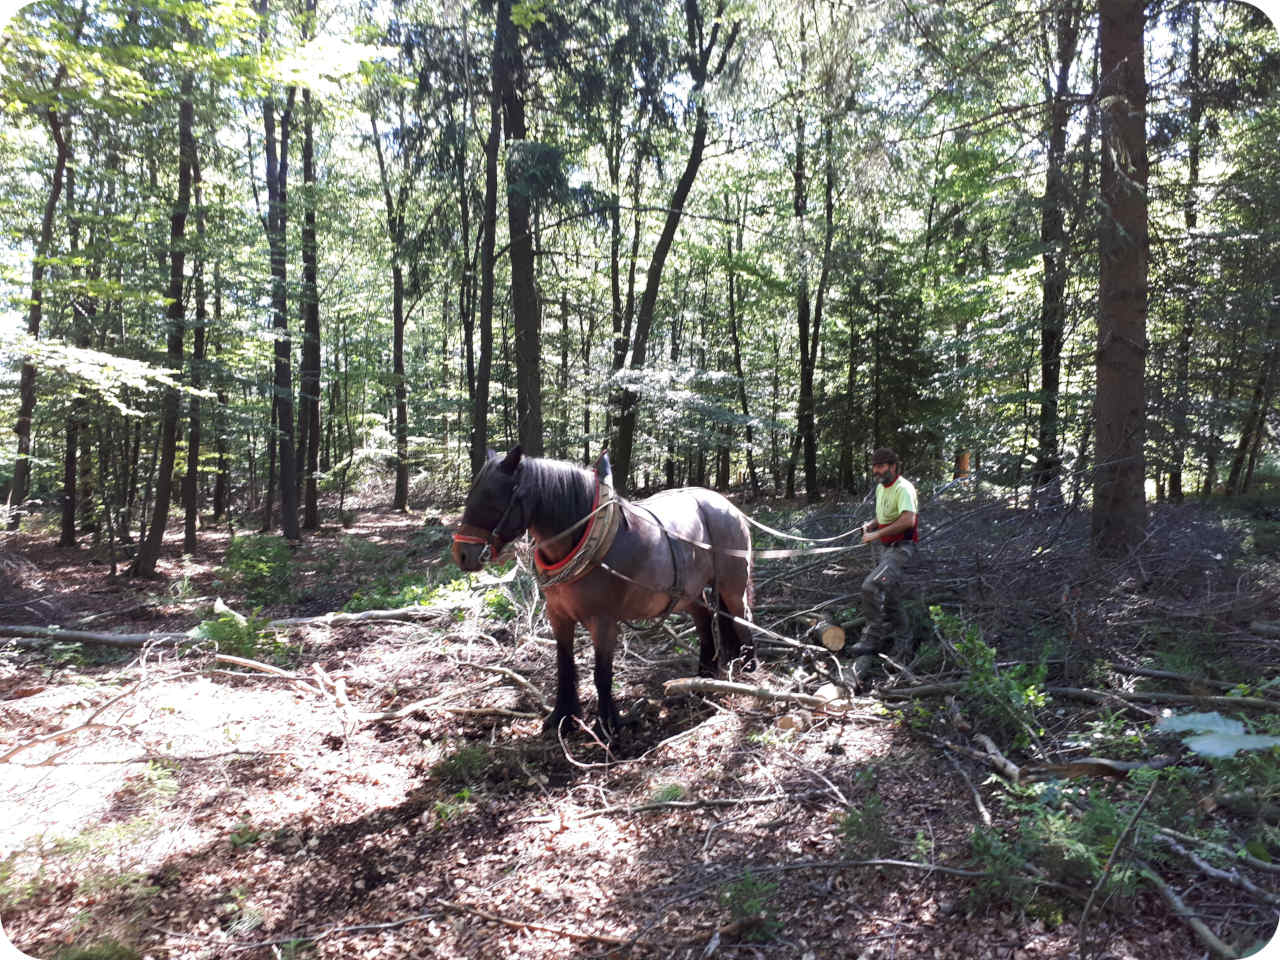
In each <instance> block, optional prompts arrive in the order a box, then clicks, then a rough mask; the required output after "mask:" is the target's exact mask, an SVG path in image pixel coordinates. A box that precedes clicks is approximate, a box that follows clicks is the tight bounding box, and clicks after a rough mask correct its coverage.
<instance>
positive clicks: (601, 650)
mask: <svg viewBox="0 0 1280 960" xmlns="http://www.w3.org/2000/svg"><path fill="white" fill-rule="evenodd" d="M590 627H591V644H592V646H593V647H595V653H596V662H595V679H596V697H597V700H598V701H599V704H600V707H599V709H600V719H599V725H600V732H601V734H603V735H604V738H605V739H606V740H609V739H611V738H612V737H614V736H615V735H616V734H617V733H618V732H620V731H621V730H622V714H620V713H618V705H617V704H616V703H614V702H613V653H614V649H615V648H616V647H617V645H618V621H617V620H614V619H612V618H606V617H597V618H596V619H594V620H592V621H591V625H590Z"/></svg>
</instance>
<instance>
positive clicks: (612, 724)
mask: <svg viewBox="0 0 1280 960" xmlns="http://www.w3.org/2000/svg"><path fill="white" fill-rule="evenodd" d="M629 725H630V724H629V723H628V722H627V721H625V720H623V719H622V717H621V716H617V717H614V718H613V719H611V720H606V719H605V718H604V717H597V718H596V722H595V723H594V724H592V727H591V731H592V733H594V734H595V735H596V736H597V737H599V738H600V740H601V742H603V743H613V742H615V741H616V740H617V739H618V738H619V737H620V736H621V735H622V732H623V730H625V729H626V728H627V727H628V726H629Z"/></svg>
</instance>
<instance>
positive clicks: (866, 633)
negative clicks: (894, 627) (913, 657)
mask: <svg viewBox="0 0 1280 960" xmlns="http://www.w3.org/2000/svg"><path fill="white" fill-rule="evenodd" d="M888 649H889V641H888V640H886V639H885V638H884V637H883V636H881V635H880V634H878V633H875V632H873V631H872V629H871V628H870V627H869V626H868V627H864V628H863V630H862V636H861V638H859V640H858V642H857V643H855V644H854V645H853V646H852V647H850V648H849V655H850V656H851V657H863V656H867V655H868V654H877V653H882V652H883V651H885V650H888Z"/></svg>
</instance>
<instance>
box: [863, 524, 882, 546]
mask: <svg viewBox="0 0 1280 960" xmlns="http://www.w3.org/2000/svg"><path fill="white" fill-rule="evenodd" d="M879 539H880V531H879V530H877V529H875V528H874V527H873V526H872V522H871V521H870V520H868V521H867V522H866V523H864V524H863V525H862V542H863V543H872V542H873V541H876V540H879Z"/></svg>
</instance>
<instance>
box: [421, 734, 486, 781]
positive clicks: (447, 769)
mask: <svg viewBox="0 0 1280 960" xmlns="http://www.w3.org/2000/svg"><path fill="white" fill-rule="evenodd" d="M493 762H494V758H493V755H492V753H490V751H489V748H488V747H486V746H485V745H484V744H479V743H472V744H467V745H466V746H464V747H459V748H458V749H457V750H455V751H454V752H453V753H451V754H449V756H447V757H444V758H442V759H440V760H437V761H436V762H435V763H434V764H432V766H431V775H432V776H433V777H435V778H436V779H438V780H441V781H443V782H445V783H460V784H465V783H471V782H474V781H475V780H476V779H478V778H479V777H480V776H482V775H483V774H484V772H485V771H486V770H488V769H489V767H490V766H492V765H493Z"/></svg>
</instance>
